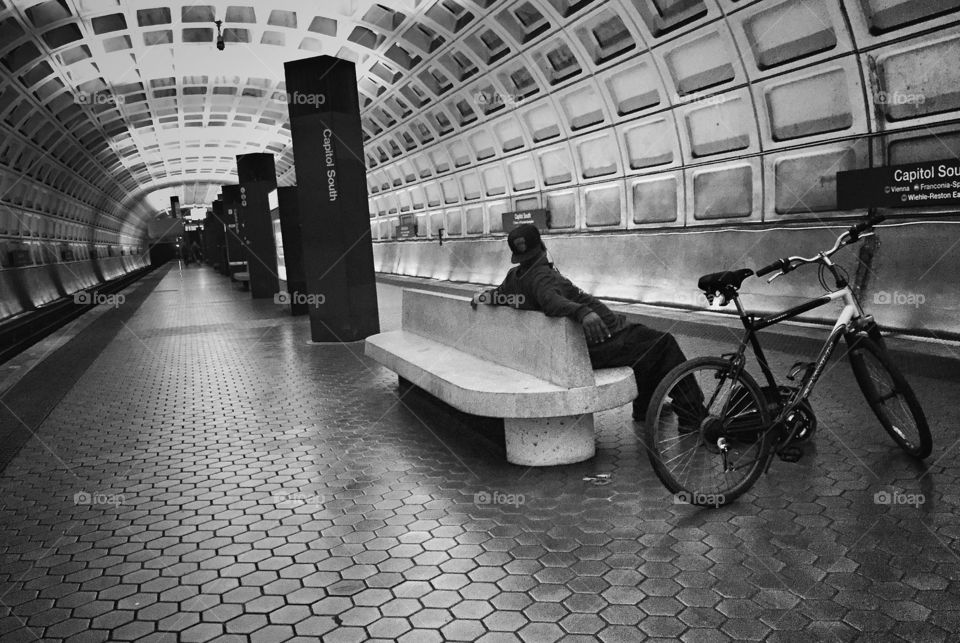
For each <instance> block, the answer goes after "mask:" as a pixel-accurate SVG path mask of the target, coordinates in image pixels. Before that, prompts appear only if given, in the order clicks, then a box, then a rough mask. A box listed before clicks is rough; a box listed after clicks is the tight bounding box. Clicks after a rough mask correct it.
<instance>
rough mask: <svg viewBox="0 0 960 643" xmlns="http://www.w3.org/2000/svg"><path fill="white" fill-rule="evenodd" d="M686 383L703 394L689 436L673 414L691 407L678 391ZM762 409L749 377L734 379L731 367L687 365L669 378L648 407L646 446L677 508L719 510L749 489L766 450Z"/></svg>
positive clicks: (714, 362) (702, 362) (703, 361)
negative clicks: (696, 422) (698, 419)
mask: <svg viewBox="0 0 960 643" xmlns="http://www.w3.org/2000/svg"><path fill="white" fill-rule="evenodd" d="M687 377H693V378H694V379H695V380H696V382H697V384H698V385H699V387H700V390H701V391H702V392H703V395H704V403H703V407H704V410H705V411H706V416H705V418H704V419H703V420H702V421H701V422H700V423H699V426H697V427H696V429H695V430H692V431H691V430H690V429H691V426H690V425H689V422H687V423H686V424H683V425H682V423H681V421H680V417H678V415H677V410H676V409H677V408H689V407H690V404H691V400H689V399H686V398H685V396H684V395H683V391H684V390H686V389H687V388H689V386H687V387H683V386H678V385H679V384H680V383H681V381H683V380H684V378H687ZM766 404H767V402H766V399H765V397H764V395H763V393H762V392H761V391H760V388H759V387H758V386H757V384H756V382H754V380H753V378H752V377H750V375H748V374H747V373H740V374H738V375H737V376H736V377H734V376H733V375H731V373H730V364H729V362H727V361H725V360H722V359H719V358H699V359H694V360H690V361H689V362H685V363H684V364H681V365H680V366H678V367H676V368H675V369H673V370H672V371H671V372H670V373H668V374H667V376H666V377H665V378H664V379H663V381H662V382H661V383H660V385H659V386H658V387H657V390H656V391H655V392H654V394H653V398H652V400H651V402H650V406H649V407H648V410H647V418H646V430H645V433H644V436H645V437H644V442H645V445H646V447H647V451H648V455H649V458H650V462H651V464H652V465H653V468H654V471H655V472H656V474H657V477H659V478H660V481H661V482H663V484H664V486H666V487H667V489H669V490H670V491H671V492H672V493H673V494H674V501H675V502H677V503H682V504H687V503H689V504H695V505H700V506H720V505H724V504H727V503H728V502H731V501H732V500H734V499H735V498H737V497H738V496H740V495H741V494H743V492H745V491H746V490H747V489H749V488H750V487H751V486H752V485H753V483H754V482H755V481H756V479H757V477H759V475H760V474H761V473H762V471H763V468H764V465H765V463H766V460H767V457H768V453H769V450H770V441H769V435H768V431H767V427H768V426H769V418H768V413H767V406H766ZM719 438H724V440H725V441H726V444H727V447H728V449H727V451H726V453H723V452H722V450H721V449H720V448H719V447H718V440H719Z"/></svg>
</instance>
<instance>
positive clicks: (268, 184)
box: [237, 154, 279, 299]
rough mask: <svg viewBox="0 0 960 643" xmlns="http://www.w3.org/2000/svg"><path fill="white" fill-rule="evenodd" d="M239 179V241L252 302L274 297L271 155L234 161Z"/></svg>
mask: <svg viewBox="0 0 960 643" xmlns="http://www.w3.org/2000/svg"><path fill="white" fill-rule="evenodd" d="M237 175H238V176H239V178H240V217H239V221H240V237H241V239H243V244H244V249H245V251H246V258H247V272H249V273H250V295H251V296H252V297H253V298H254V299H267V298H272V297H274V296H275V295H276V294H277V291H278V288H279V286H278V283H277V251H276V243H275V242H274V239H273V222H272V221H271V220H270V206H269V200H268V196H269V194H270V192H272V191H273V190H275V189H277V175H276V168H275V165H274V162H273V154H243V155H240V156H238V157H237Z"/></svg>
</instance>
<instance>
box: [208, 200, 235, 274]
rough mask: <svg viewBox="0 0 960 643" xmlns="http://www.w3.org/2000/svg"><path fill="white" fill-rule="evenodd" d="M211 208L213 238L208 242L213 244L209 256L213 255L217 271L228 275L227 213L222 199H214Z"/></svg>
mask: <svg viewBox="0 0 960 643" xmlns="http://www.w3.org/2000/svg"><path fill="white" fill-rule="evenodd" d="M212 208H213V226H212V227H211V229H210V231H211V232H212V233H213V234H212V237H213V238H212V240H211V241H210V243H211V245H212V246H213V254H211V255H210V256H211V257H215V261H214V266H215V267H216V269H217V272H219V273H221V274H224V275H229V274H230V267H229V266H228V265H227V215H226V208H225V207H224V205H223V199H222V198H218V199H217V200H216V201H214V202H213V206H212Z"/></svg>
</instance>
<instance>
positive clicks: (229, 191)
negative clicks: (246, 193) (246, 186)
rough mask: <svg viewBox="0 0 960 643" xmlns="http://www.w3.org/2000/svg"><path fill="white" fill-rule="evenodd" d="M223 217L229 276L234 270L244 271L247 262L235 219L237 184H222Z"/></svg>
mask: <svg viewBox="0 0 960 643" xmlns="http://www.w3.org/2000/svg"><path fill="white" fill-rule="evenodd" d="M222 189H223V217H224V219H225V220H226V222H227V229H226V235H227V274H228V275H230V276H231V277H232V276H233V274H234V273H236V272H244V271H245V270H246V267H245V266H244V264H246V262H247V258H246V254H245V253H244V251H243V242H242V241H241V240H240V229H239V226H238V224H237V220H238V217H239V212H240V202H241V200H242V199H241V198H240V197H241V193H240V186H239V185H224V186H223V188H222Z"/></svg>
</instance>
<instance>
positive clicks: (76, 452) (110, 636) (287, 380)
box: [0, 268, 960, 643]
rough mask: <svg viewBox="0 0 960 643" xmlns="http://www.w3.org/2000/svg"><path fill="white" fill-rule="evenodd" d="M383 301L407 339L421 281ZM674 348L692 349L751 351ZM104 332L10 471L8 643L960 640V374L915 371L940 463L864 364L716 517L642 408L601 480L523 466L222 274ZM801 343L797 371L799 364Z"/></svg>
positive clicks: (603, 431)
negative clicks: (906, 436) (869, 390)
mask: <svg viewBox="0 0 960 643" xmlns="http://www.w3.org/2000/svg"><path fill="white" fill-rule="evenodd" d="M381 297H382V298H381V306H382V310H383V313H384V315H383V316H384V319H383V325H384V327H385V328H389V327H395V326H396V325H397V323H398V321H397V320H398V306H397V304H398V294H397V289H396V288H394V287H391V286H381ZM97 324H100V321H98V322H97ZM97 324H94V326H93V328H96V327H97ZM674 331H675V332H676V333H677V335H678V337H679V338H680V340H681V343H682V345H683V346H684V348H685V350H686V351H687V353H688V355H694V354H709V353H718V352H719V351H720V350H722V348H723V346H721V345H722V344H723V343H724V342H725V341H728V340H729V339H730V338H729V337H723V333H719V334H718V335H717V336H714V337H702V336H694V335H691V334H686V330H685V328H684V327H683V325H682V324H681V325H678V326H676V327H675V328H674ZM103 332H112V333H114V336H113V337H112V338H111V339H112V341H110V342H109V343H108V344H107V345H106V348H105V349H104V350H102V352H100V353H99V355H97V356H95V359H93V361H92V363H91V364H90V366H89V368H88V369H87V370H86V372H85V373H84V374H83V377H82V378H80V379H79V381H77V383H76V384H75V385H73V386H72V387H70V388H69V390H67V391H65V392H64V395H63V397H62V399H60V400H59V403H57V404H56V405H55V406H54V407H53V409H52V411H51V412H50V413H49V415H47V416H46V418H45V419H44V420H43V421H42V424H41V425H40V427H39V429H38V431H37V436H36V437H35V438H33V439H32V440H30V441H29V443H27V445H26V446H25V447H24V448H23V450H22V451H21V452H20V453H19V454H18V455H17V456H16V457H15V458H14V459H13V461H12V462H11V463H10V464H9V466H7V468H6V469H5V471H4V472H3V475H2V477H0V503H2V506H0V521H2V522H0V557H2V558H0V560H2V564H0V635H2V640H4V641H30V640H45V641H46V640H49V641H54V640H69V641H107V640H109V641H127V640H143V641H184V642H190V641H212V640H216V641H285V640H293V639H299V640H304V641H316V640H318V639H321V640H323V641H328V642H333V641H365V640H384V641H391V640H392V641H405V642H406V641H410V642H416V643H421V642H426V641H473V640H479V641H485V642H493V641H560V640H563V641H578V640H580V641H597V640H599V641H640V640H644V639H647V638H650V639H651V640H654V639H662V640H682V641H696V642H700V641H743V640H771V641H810V640H856V639H861V640H910V641H937V640H951V639H952V640H956V632H958V631H960V558H958V553H960V545H958V538H960V518H958V513H957V511H956V506H957V493H958V490H960V486H958V473H960V465H958V462H957V458H956V457H955V456H956V453H957V448H956V440H957V436H955V429H956V426H957V424H956V419H957V416H956V411H955V406H954V403H953V402H952V401H951V400H954V399H956V397H957V393H958V386H960V385H958V382H957V380H956V376H955V373H954V377H953V378H952V379H951V378H950V377H944V376H942V374H937V373H929V372H926V373H924V372H913V373H910V378H911V379H912V381H913V383H914V385H915V388H916V389H917V390H918V392H919V394H920V397H921V400H922V401H923V403H924V404H925V406H926V408H927V412H928V414H929V417H930V421H931V425H932V426H933V427H934V431H933V432H934V439H935V449H934V453H933V455H932V456H931V457H930V458H929V460H928V463H927V464H926V465H918V464H915V463H913V462H911V461H910V460H909V459H908V458H907V457H906V456H904V455H903V454H901V453H900V452H899V451H898V450H897V449H896V447H895V446H894V445H893V443H892V442H891V441H890V440H889V439H888V438H887V437H886V435H885V434H884V433H883V431H882V429H881V428H880V427H879V425H878V424H877V423H876V421H875V420H874V419H872V418H871V417H870V416H869V410H868V408H867V406H866V404H865V403H864V402H863V401H862V399H861V398H860V396H859V393H858V392H857V390H856V389H855V384H854V383H853V381H852V379H851V377H850V376H849V373H848V371H847V369H848V367H847V366H846V365H845V364H842V363H838V364H836V365H834V366H832V367H831V368H830V370H829V372H828V373H827V375H826V376H825V377H826V379H825V380H824V381H823V382H822V384H821V386H820V388H819V390H818V392H817V394H816V398H815V400H814V401H815V406H816V408H817V410H818V414H819V418H820V423H821V428H820V430H819V432H818V435H817V437H816V438H815V445H814V446H813V447H811V449H809V451H808V453H807V455H806V456H805V457H804V459H803V460H801V461H800V462H799V463H797V464H788V463H784V462H780V461H776V462H774V464H773V467H772V468H771V471H770V474H769V475H768V476H766V477H764V478H762V479H761V480H760V482H759V483H758V484H757V485H756V486H755V487H754V489H753V490H752V491H751V492H749V493H748V494H747V495H745V496H744V497H743V498H741V499H740V500H738V501H737V502H736V503H734V504H733V505H731V506H728V507H724V508H721V509H716V510H710V509H706V510H704V509H697V508H693V507H690V506H686V505H680V504H674V503H673V501H672V498H671V496H670V495H669V494H668V493H667V492H666V491H665V490H664V489H663V487H662V486H661V485H660V484H659V482H658V481H657V480H656V478H655V477H654V475H653V473H652V471H651V469H650V466H649V464H648V463H647V461H646V459H645V456H644V454H643V452H642V448H641V446H640V445H639V442H638V439H637V437H636V436H635V435H634V432H633V425H632V423H631V421H630V417H629V407H624V408H621V409H617V410H614V411H611V412H607V413H603V414H600V415H599V416H598V421H597V430H598V453H597V456H596V457H595V458H594V459H593V460H592V461H590V462H587V463H583V464H579V465H574V466H566V467H556V468H550V469H527V468H522V467H515V466H511V465H508V464H507V463H506V462H505V460H504V458H503V451H502V444H500V443H499V442H498V440H497V437H498V436H497V435H496V434H495V433H493V434H490V433H485V432H482V431H475V430H471V429H470V428H469V427H465V426H464V425H463V422H461V421H459V420H457V419H456V418H453V417H449V416H446V415H443V414H438V413H433V412H431V410H430V408H429V406H428V405H424V404H422V403H420V402H417V403H416V404H414V403H412V401H411V402H409V403H408V400H406V399H399V398H398V395H397V379H396V376H395V375H394V374H392V373H390V372H389V371H386V370H385V369H383V368H381V367H380V366H379V365H377V364H375V363H373V362H371V361H370V360H368V359H366V358H365V357H363V350H362V345H359V344H354V345H344V346H310V345H308V344H307V340H308V339H309V328H308V323H307V320H306V319H305V318H296V319H294V318H290V317H289V316H287V311H286V310H285V309H284V308H282V307H280V306H275V305H274V304H273V303H272V302H269V301H266V302H264V301H257V302H254V301H251V300H250V299H249V294H248V293H244V292H240V291H237V290H235V289H232V288H231V286H230V285H229V283H228V281H227V280H226V279H225V278H223V277H221V276H219V275H217V274H215V273H214V272H213V271H212V270H210V269H207V268H192V269H189V270H185V271H179V270H176V269H174V270H171V271H169V272H168V273H167V274H166V275H165V276H164V277H163V279H162V281H159V283H158V284H156V286H155V289H154V290H153V292H152V294H150V295H149V297H147V298H146V299H145V301H143V302H142V304H141V305H140V307H139V308H137V309H136V310H135V311H132V312H131V314H130V315H129V317H128V318H126V319H125V320H123V322H122V324H120V325H117V328H115V329H113V330H107V329H105V330H104V331H103ZM774 348H781V349H782V350H778V351H774V352H773V353H772V357H773V360H774V361H775V362H776V366H777V368H778V369H779V372H783V371H784V370H785V369H786V367H787V366H789V364H791V363H792V362H793V361H794V359H795V358H794V356H793V355H791V354H790V352H789V350H787V349H786V348H784V347H782V346H781V347H777V346H774ZM59 356H60V354H59V353H58V354H54V355H53V356H51V357H50V359H52V360H56V359H58V358H59ZM883 492H887V493H888V494H890V497H893V498H900V499H906V500H904V502H903V503H900V504H897V503H891V504H882V503H878V502H877V501H876V500H875V497H876V494H878V493H883ZM907 500H910V502H907Z"/></svg>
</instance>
